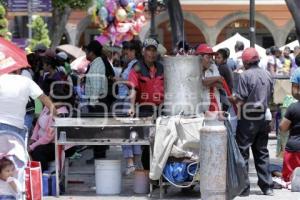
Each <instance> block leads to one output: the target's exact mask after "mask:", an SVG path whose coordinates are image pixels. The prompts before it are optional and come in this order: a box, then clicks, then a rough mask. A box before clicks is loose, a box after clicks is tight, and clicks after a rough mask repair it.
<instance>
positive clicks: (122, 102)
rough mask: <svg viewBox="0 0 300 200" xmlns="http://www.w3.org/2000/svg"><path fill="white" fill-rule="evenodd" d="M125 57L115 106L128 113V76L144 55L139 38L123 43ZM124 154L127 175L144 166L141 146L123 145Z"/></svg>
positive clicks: (117, 78)
mask: <svg viewBox="0 0 300 200" xmlns="http://www.w3.org/2000/svg"><path fill="white" fill-rule="evenodd" d="M122 50H123V53H124V55H123V58H124V60H123V61H124V63H127V65H126V66H125V67H124V68H123V70H122V73H121V75H120V77H115V80H116V81H118V82H119V84H118V86H119V88H118V99H117V103H116V104H115V105H116V106H115V107H114V108H117V109H118V112H119V110H121V113H125V114H127V113H128V111H129V109H130V98H129V88H128V76H129V72H130V71H131V69H132V68H133V67H134V66H135V65H136V64H137V63H138V60H139V59H140V58H141V57H142V54H141V52H142V43H141V41H139V40H131V41H130V42H124V43H123V49H122ZM122 150H123V156H124V158H125V159H126V160H127V167H126V172H125V173H126V175H129V174H131V173H132V172H134V171H135V169H136V168H142V164H141V154H142V150H141V146H140V145H128V146H122Z"/></svg>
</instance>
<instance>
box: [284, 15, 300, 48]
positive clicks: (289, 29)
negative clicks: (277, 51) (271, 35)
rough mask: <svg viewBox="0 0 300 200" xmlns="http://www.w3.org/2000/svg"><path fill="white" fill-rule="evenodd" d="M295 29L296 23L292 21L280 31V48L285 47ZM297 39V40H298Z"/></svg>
mask: <svg viewBox="0 0 300 200" xmlns="http://www.w3.org/2000/svg"><path fill="white" fill-rule="evenodd" d="M294 29H295V22H294V20H293V19H290V20H289V21H288V22H287V23H286V24H285V26H284V27H283V28H282V29H281V30H280V32H281V37H280V43H281V45H280V46H283V45H285V44H286V41H287V38H288V36H289V34H290V33H291V32H292V31H293V30H294ZM296 39H297V38H296Z"/></svg>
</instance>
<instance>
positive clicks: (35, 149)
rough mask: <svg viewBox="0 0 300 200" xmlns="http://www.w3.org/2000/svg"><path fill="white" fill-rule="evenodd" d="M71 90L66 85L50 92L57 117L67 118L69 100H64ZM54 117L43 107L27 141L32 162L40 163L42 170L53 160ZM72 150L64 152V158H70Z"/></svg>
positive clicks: (56, 87) (56, 86) (57, 86)
mask: <svg viewBox="0 0 300 200" xmlns="http://www.w3.org/2000/svg"><path fill="white" fill-rule="evenodd" d="M70 90H72V88H70V87H68V85H64V86H61V85H55V86H54V87H53V90H52V92H51V97H50V98H51V100H52V101H53V103H54V104H55V108H56V110H57V117H68V116H69V115H70V110H69V109H70V108H69V106H68V105H71V102H70V101H71V98H65V97H67V96H68V95H69V93H70ZM53 123H54V117H53V116H52V115H51V114H50V112H49V109H48V108H47V107H44V109H43V110H42V112H41V114H40V116H39V118H38V120H37V122H36V125H35V127H34V130H33V134H32V136H31V139H30V140H29V148H28V149H29V152H30V155H31V157H32V159H33V160H34V161H39V162H41V165H42V170H43V171H45V170H47V169H48V162H51V161H53V160H54V159H55V145H54V135H55V130H54V128H53V127H52V125H53ZM73 153H74V151H73V150H71V149H70V150H68V151H66V156H67V157H68V156H71V155H72V154H73Z"/></svg>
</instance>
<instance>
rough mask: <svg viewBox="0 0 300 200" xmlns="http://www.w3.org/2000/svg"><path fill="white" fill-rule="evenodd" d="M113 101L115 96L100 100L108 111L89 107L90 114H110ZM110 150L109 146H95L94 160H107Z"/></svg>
mask: <svg viewBox="0 0 300 200" xmlns="http://www.w3.org/2000/svg"><path fill="white" fill-rule="evenodd" d="M113 101H114V97H113V96H107V97H106V98H104V99H101V100H99V102H101V103H103V104H104V105H106V106H107V109H104V108H103V106H89V107H88V110H89V113H99V114H100V113H106V112H109V111H110V109H111V105H112V103H113ZM108 148H109V146H108V145H100V146H93V153H94V158H95V159H100V158H105V157H106V150H107V149H108Z"/></svg>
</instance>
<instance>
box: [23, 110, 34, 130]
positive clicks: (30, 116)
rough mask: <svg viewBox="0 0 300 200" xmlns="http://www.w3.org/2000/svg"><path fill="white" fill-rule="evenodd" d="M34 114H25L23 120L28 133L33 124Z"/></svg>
mask: <svg viewBox="0 0 300 200" xmlns="http://www.w3.org/2000/svg"><path fill="white" fill-rule="evenodd" d="M33 118H34V114H26V115H25V119H24V126H26V127H27V129H28V131H30V130H31V128H32V122H33Z"/></svg>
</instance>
